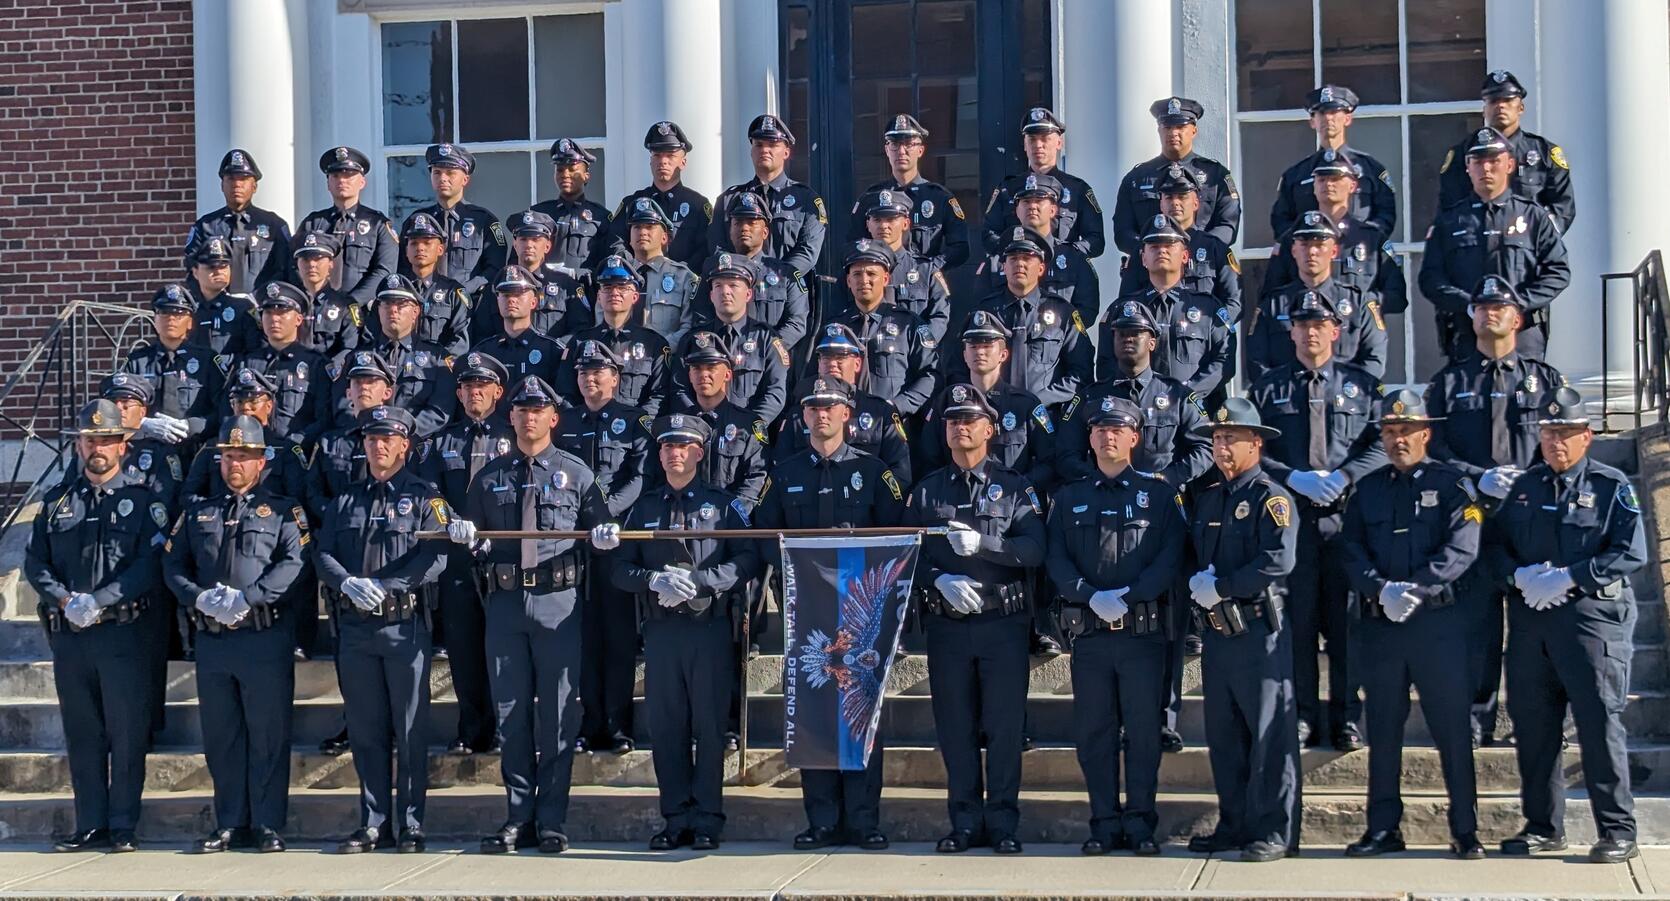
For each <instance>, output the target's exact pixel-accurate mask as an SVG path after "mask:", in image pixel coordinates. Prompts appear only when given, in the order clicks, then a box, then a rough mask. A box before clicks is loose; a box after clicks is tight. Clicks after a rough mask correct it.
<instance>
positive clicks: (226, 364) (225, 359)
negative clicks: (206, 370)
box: [215, 354, 232, 375]
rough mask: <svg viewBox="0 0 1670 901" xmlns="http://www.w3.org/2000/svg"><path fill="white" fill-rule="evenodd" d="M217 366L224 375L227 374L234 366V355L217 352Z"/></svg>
mask: <svg viewBox="0 0 1670 901" xmlns="http://www.w3.org/2000/svg"><path fill="white" fill-rule="evenodd" d="M215 366H216V367H218V368H219V369H220V372H221V374H222V375H225V374H226V372H227V371H228V370H230V369H231V368H232V355H231V354H215Z"/></svg>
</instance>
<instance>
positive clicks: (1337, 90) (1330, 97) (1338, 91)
mask: <svg viewBox="0 0 1670 901" xmlns="http://www.w3.org/2000/svg"><path fill="white" fill-rule="evenodd" d="M1356 108H1357V92H1355V91H1353V90H1351V89H1350V88H1342V87H1340V86H1339V85H1336V84H1325V85H1323V86H1322V87H1320V88H1317V89H1315V90H1313V91H1311V92H1310V93H1309V94H1306V95H1305V111H1306V112H1309V113H1314V112H1319V111H1322V110H1345V111H1346V112H1348V113H1349V112H1351V111H1352V110H1355V109H1356Z"/></svg>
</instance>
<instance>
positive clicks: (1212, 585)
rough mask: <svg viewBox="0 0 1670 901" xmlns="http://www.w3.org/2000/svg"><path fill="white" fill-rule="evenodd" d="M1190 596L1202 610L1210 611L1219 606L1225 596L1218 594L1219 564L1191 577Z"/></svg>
mask: <svg viewBox="0 0 1670 901" xmlns="http://www.w3.org/2000/svg"><path fill="white" fill-rule="evenodd" d="M1189 594H1191V595H1193V596H1194V601H1195V603H1196V604H1199V605H1200V607H1201V609H1203V610H1210V609H1212V608H1213V607H1216V606H1218V603H1219V602H1221V601H1222V600H1223V596H1222V595H1220V594H1218V574H1217V564H1215V563H1214V564H1212V565H1211V566H1208V567H1206V568H1205V569H1203V570H1201V571H1200V572H1197V573H1195V574H1194V575H1192V576H1190V577H1189Z"/></svg>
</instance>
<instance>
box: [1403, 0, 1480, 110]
mask: <svg viewBox="0 0 1670 901" xmlns="http://www.w3.org/2000/svg"><path fill="white" fill-rule="evenodd" d="M1484 5H1485V0H1444V2H1443V3H1428V2H1421V3H1410V4H1409V9H1408V15H1409V23H1408V32H1409V102H1410V103H1427V102H1431V101H1437V100H1472V99H1475V98H1477V97H1478V96H1479V82H1481V81H1483V80H1484V72H1485V57H1484Z"/></svg>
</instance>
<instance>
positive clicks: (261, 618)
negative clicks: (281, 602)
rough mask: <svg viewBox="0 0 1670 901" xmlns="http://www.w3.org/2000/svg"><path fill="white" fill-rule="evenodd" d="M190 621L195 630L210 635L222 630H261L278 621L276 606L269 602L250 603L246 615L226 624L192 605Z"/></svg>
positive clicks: (269, 627) (217, 633)
mask: <svg viewBox="0 0 1670 901" xmlns="http://www.w3.org/2000/svg"><path fill="white" fill-rule="evenodd" d="M191 622H192V624H193V625H195V626H196V627H197V631H199V632H207V633H209V634H210V635H219V634H220V633H222V632H262V631H265V630H267V629H271V628H272V627H273V626H274V625H275V624H276V623H277V622H278V608H276V607H274V606H273V605H271V604H250V605H249V615H248V616H246V617H244V618H243V619H241V620H239V621H238V622H235V623H233V624H232V625H230V626H227V625H223V624H222V623H221V621H220V620H218V619H215V618H214V617H212V616H205V615H204V613H203V611H201V610H198V609H197V608H195V607H193V608H192V610H191Z"/></svg>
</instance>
